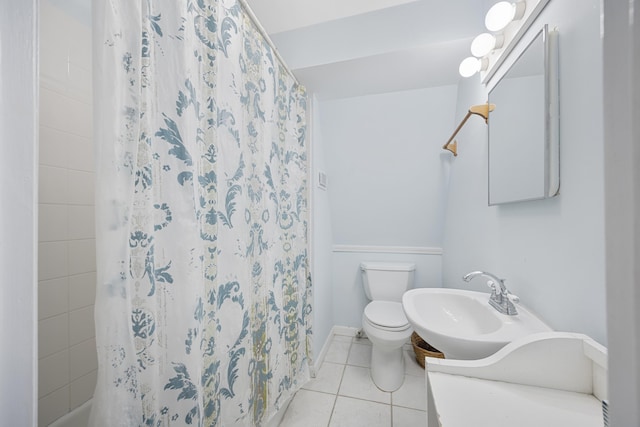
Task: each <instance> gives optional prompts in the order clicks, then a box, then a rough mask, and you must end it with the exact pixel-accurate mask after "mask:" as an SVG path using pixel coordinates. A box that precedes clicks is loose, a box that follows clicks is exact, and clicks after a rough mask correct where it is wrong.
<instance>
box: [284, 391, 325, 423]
mask: <svg viewBox="0 0 640 427" xmlns="http://www.w3.org/2000/svg"><path fill="white" fill-rule="evenodd" d="M335 399H336V396H335V395H333V394H326V393H318V392H315V391H309V390H300V391H298V392H297V393H296V395H295V397H294V398H293V400H292V401H291V403H290V404H289V407H288V408H287V412H286V413H285V414H284V418H283V419H282V422H281V423H280V427H300V426H305V427H326V426H327V425H328V424H329V418H330V417H331V411H332V409H333V404H334V402H335Z"/></svg>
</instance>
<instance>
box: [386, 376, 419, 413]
mask: <svg viewBox="0 0 640 427" xmlns="http://www.w3.org/2000/svg"><path fill="white" fill-rule="evenodd" d="M425 387H426V386H425V379H424V378H423V377H422V378H421V377H414V376H411V375H405V377H404V383H403V384H402V386H401V387H400V388H399V389H398V390H396V391H394V392H393V393H392V394H391V401H392V402H393V405H394V407H395V406H402V407H404V408H411V409H419V410H421V411H425V410H426V409H427V393H426V390H425Z"/></svg>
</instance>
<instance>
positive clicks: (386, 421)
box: [301, 396, 391, 427]
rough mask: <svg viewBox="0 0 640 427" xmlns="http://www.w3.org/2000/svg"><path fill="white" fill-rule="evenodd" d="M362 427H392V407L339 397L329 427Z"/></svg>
mask: <svg viewBox="0 0 640 427" xmlns="http://www.w3.org/2000/svg"><path fill="white" fill-rule="evenodd" d="M301 425H302V424H301ZM361 426H362V427H364V426H366V427H390V426H391V406H389V405H385V404H382V403H376V402H367V401H365V400H359V399H351V398H348V397H344V396H338V399H337V400H336V406H335V409H334V410H333V414H332V415H331V423H330V424H329V427H361Z"/></svg>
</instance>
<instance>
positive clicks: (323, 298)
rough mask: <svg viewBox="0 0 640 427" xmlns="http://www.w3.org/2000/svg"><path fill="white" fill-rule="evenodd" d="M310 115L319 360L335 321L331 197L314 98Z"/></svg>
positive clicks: (315, 330)
mask: <svg viewBox="0 0 640 427" xmlns="http://www.w3.org/2000/svg"><path fill="white" fill-rule="evenodd" d="M310 104H311V105H312V108H311V114H312V121H311V140H312V142H311V147H312V153H311V156H312V161H311V162H312V172H311V180H310V182H309V185H310V186H311V197H312V202H311V204H312V218H311V222H312V230H313V231H312V233H311V234H312V245H313V246H312V255H311V256H312V266H311V267H312V274H313V303H314V305H313V354H314V357H316V358H317V357H318V355H319V354H320V351H321V350H322V346H323V345H324V343H325V342H326V341H327V337H328V336H329V333H330V332H331V328H332V327H333V325H334V324H335V322H334V320H333V289H332V280H331V272H332V271H333V266H332V263H331V245H332V240H331V234H332V233H331V214H330V211H329V195H328V193H327V191H324V190H321V189H319V188H318V186H317V176H318V171H320V170H323V171H324V170H326V163H325V156H324V150H325V147H324V140H323V138H322V129H321V128H320V126H317V124H319V123H320V109H319V108H318V101H317V100H316V98H315V97H313V99H312V102H311V103H310Z"/></svg>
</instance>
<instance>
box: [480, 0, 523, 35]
mask: <svg viewBox="0 0 640 427" xmlns="http://www.w3.org/2000/svg"><path fill="white" fill-rule="evenodd" d="M525 8H526V3H525V2H524V1H519V2H517V3H511V2H508V1H501V2H498V3H496V4H494V5H493V6H492V7H491V9H489V11H488V12H487V15H486V17H485V19H484V25H485V26H486V27H487V30H489V31H502V30H503V29H504V28H505V27H506V26H507V25H509V23H510V22H511V21H515V20H518V19H520V18H522V17H523V16H524V11H525Z"/></svg>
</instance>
